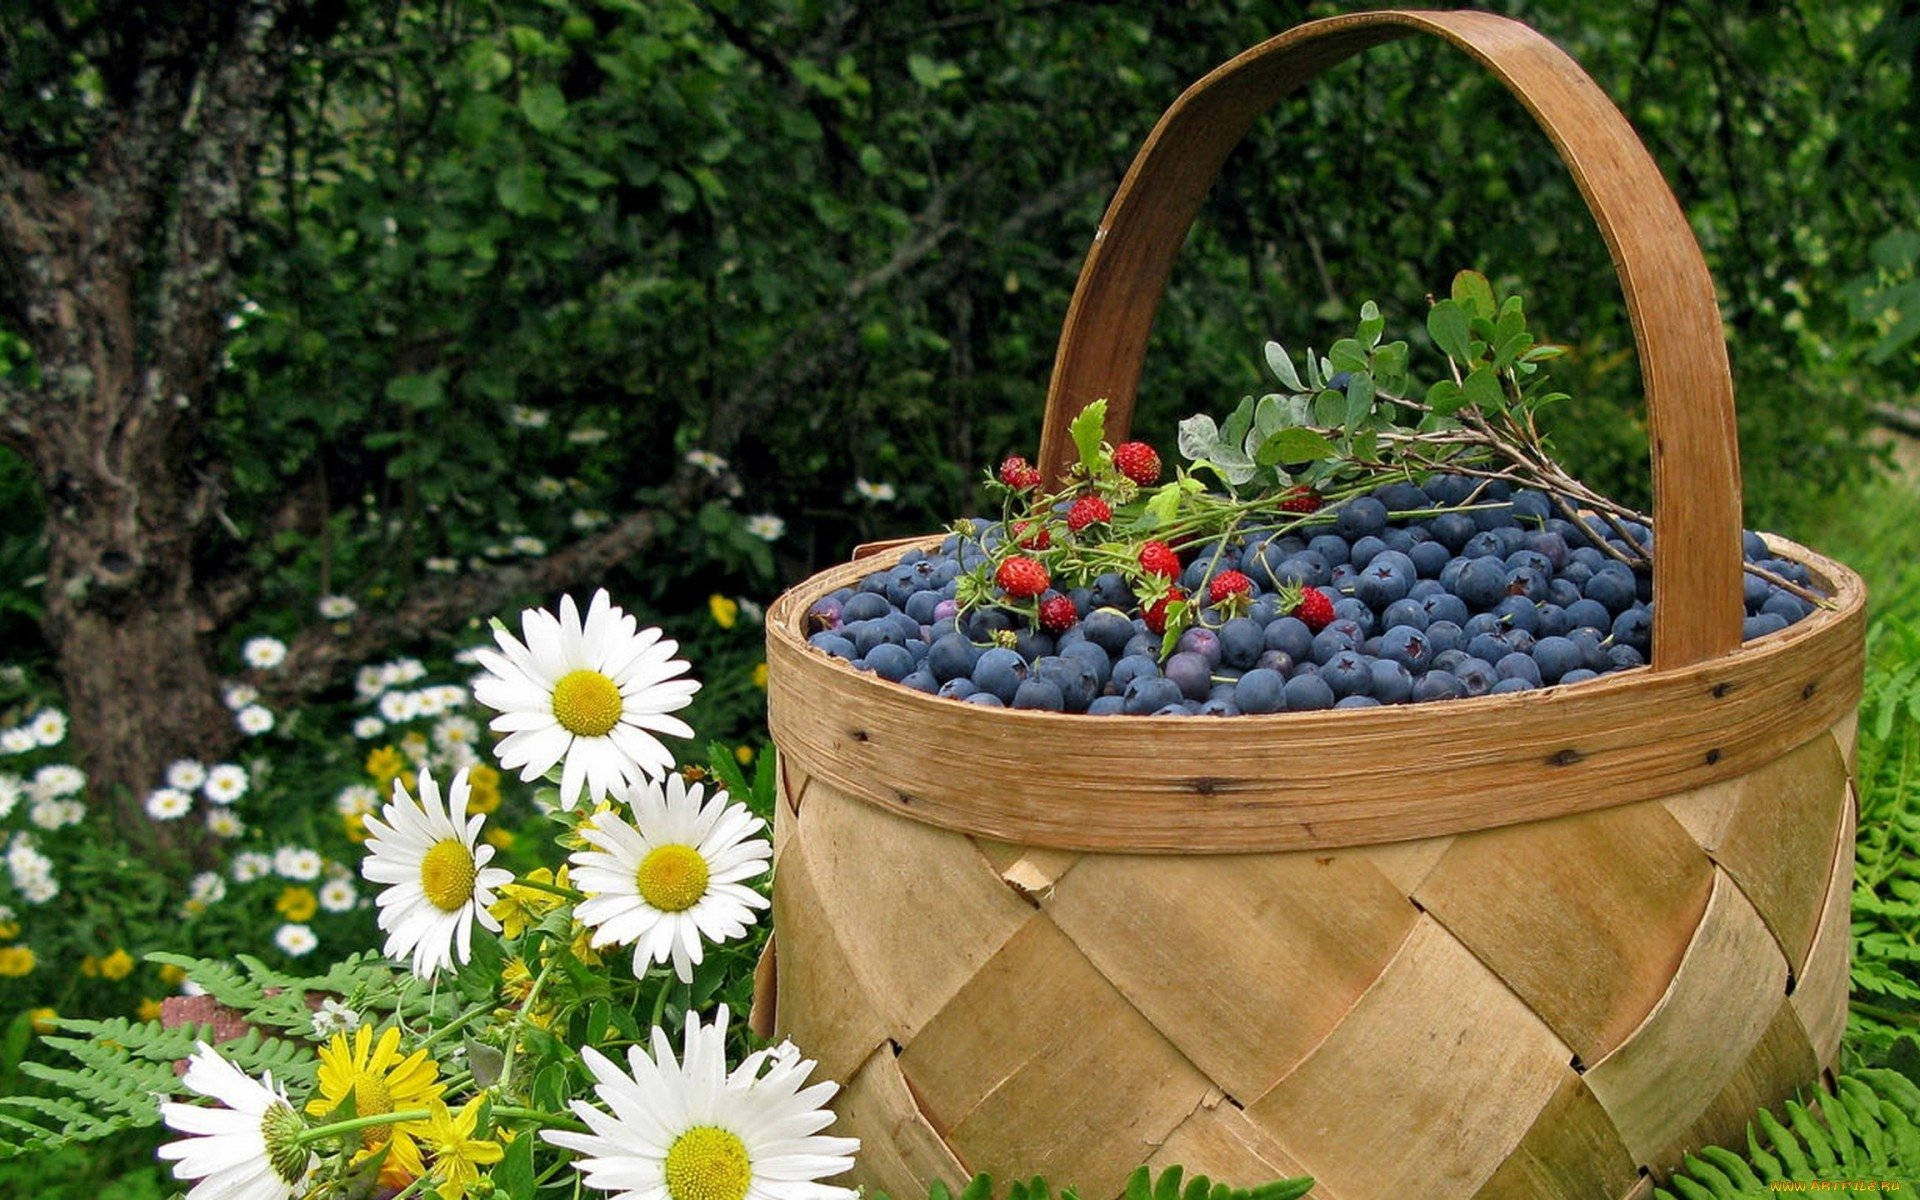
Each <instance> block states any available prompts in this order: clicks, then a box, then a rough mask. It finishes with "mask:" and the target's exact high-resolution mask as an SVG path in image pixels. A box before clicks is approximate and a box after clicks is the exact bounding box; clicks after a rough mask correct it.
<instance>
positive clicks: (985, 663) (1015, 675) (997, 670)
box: [973, 646, 1028, 704]
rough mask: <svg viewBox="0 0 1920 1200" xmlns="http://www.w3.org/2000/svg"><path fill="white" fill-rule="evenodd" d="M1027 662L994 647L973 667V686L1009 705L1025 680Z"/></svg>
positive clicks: (1014, 653)
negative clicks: (990, 693)
mask: <svg viewBox="0 0 1920 1200" xmlns="http://www.w3.org/2000/svg"><path fill="white" fill-rule="evenodd" d="M1027 674H1028V670H1027V660H1026V659H1024V658H1021V657H1020V655H1019V653H1018V652H1016V651H1013V650H1008V649H1006V648H1005V647H1000V646H996V647H994V648H993V649H991V650H988V651H987V652H986V653H984V654H982V655H981V656H980V660H979V661H978V662H976V663H975V664H974V666H973V684H974V686H975V687H977V688H979V689H980V690H981V691H983V692H992V693H993V694H994V695H996V696H998V697H999V698H1000V699H1001V701H1002V702H1003V703H1007V704H1011V703H1012V702H1013V694H1014V693H1015V692H1016V691H1018V690H1019V689H1020V684H1021V683H1022V682H1024V681H1025V680H1026V678H1027Z"/></svg>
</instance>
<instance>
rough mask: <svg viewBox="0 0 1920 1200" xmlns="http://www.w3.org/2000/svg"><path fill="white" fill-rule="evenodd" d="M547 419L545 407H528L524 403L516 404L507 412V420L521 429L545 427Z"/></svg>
mask: <svg viewBox="0 0 1920 1200" xmlns="http://www.w3.org/2000/svg"><path fill="white" fill-rule="evenodd" d="M549 419H550V418H549V416H548V414H547V412H546V410H545V409H539V408H530V407H528V406H527V405H525V404H516V405H514V406H513V408H512V409H511V410H509V411H508V413H507V420H508V421H510V422H512V423H513V424H514V425H517V426H519V427H520V428H521V429H545V428H546V427H547V421H548V420H549Z"/></svg>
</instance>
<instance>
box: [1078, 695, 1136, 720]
mask: <svg viewBox="0 0 1920 1200" xmlns="http://www.w3.org/2000/svg"><path fill="white" fill-rule="evenodd" d="M1126 711H1127V702H1126V701H1125V700H1123V699H1121V698H1120V697H1119V696H1099V697H1096V698H1095V700H1094V702H1093V703H1092V704H1089V705H1087V715H1088V716H1090V717H1114V716H1119V715H1120V714H1121V713H1124V712H1126Z"/></svg>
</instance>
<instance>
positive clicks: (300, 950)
mask: <svg viewBox="0 0 1920 1200" xmlns="http://www.w3.org/2000/svg"><path fill="white" fill-rule="evenodd" d="M273 944H274V945H276V946H278V947H280V949H281V950H282V951H284V952H285V953H286V954H287V955H289V956H290V957H293V958H299V957H301V956H302V955H305V954H309V953H311V952H312V950H313V948H314V947H315V946H318V945H319V944H320V939H319V938H317V937H315V936H313V929H312V927H310V926H307V925H297V924H292V923H289V924H286V925H282V926H281V927H280V928H278V929H276V930H274V931H273Z"/></svg>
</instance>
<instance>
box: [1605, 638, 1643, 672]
mask: <svg viewBox="0 0 1920 1200" xmlns="http://www.w3.org/2000/svg"><path fill="white" fill-rule="evenodd" d="M1646 661H1647V660H1646V657H1645V656H1644V655H1642V654H1641V653H1640V651H1638V650H1636V649H1634V648H1633V647H1632V646H1629V645H1626V644H1625V643H1621V644H1619V645H1615V646H1612V647H1609V648H1608V650H1607V662H1608V664H1609V667H1610V669H1612V670H1615V671H1625V670H1628V669H1630V668H1632V667H1638V666H1644V665H1645V664H1646Z"/></svg>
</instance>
